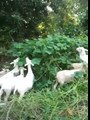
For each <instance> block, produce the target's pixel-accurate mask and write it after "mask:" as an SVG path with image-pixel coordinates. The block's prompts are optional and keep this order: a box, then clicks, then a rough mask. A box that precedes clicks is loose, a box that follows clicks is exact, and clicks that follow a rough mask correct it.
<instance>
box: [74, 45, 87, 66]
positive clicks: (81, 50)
mask: <svg viewBox="0 0 90 120" xmlns="http://www.w3.org/2000/svg"><path fill="white" fill-rule="evenodd" d="M76 50H77V51H78V52H79V55H80V59H81V60H82V61H83V62H85V63H87V64H88V55H86V53H85V51H88V50H87V49H85V48H83V47H78V48H76Z"/></svg>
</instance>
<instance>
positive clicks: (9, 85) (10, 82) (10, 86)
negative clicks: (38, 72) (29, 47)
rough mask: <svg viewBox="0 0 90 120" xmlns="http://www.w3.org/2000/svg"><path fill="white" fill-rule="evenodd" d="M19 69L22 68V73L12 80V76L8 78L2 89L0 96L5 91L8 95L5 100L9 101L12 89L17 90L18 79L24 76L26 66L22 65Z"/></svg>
mask: <svg viewBox="0 0 90 120" xmlns="http://www.w3.org/2000/svg"><path fill="white" fill-rule="evenodd" d="M19 69H20V73H21V74H20V75H19V76H17V77H14V78H13V80H11V79H12V77H10V78H8V82H7V81H5V82H4V84H3V85H2V88H1V90H0V97H1V96H2V94H3V92H5V93H6V97H5V99H4V101H7V99H8V97H9V95H10V93H11V91H12V90H15V85H16V83H18V81H19V80H20V79H22V78H23V77H24V70H25V68H23V67H20V68H19Z"/></svg>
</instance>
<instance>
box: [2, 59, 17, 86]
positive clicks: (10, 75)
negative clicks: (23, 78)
mask: <svg viewBox="0 0 90 120" xmlns="http://www.w3.org/2000/svg"><path fill="white" fill-rule="evenodd" d="M18 61H19V58H17V59H15V60H14V61H13V62H12V63H10V64H14V69H13V70H11V71H9V72H8V73H7V74H5V75H3V76H2V77H1V78H0V86H2V85H3V84H5V81H6V82H8V81H7V80H8V79H10V80H11V79H13V78H14V77H15V76H14V74H18V73H19V68H18V65H17V63H18Z"/></svg>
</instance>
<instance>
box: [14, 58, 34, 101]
mask: <svg viewBox="0 0 90 120" xmlns="http://www.w3.org/2000/svg"><path fill="white" fill-rule="evenodd" d="M31 65H33V64H32V62H31V60H30V59H29V58H28V57H26V64H25V66H27V67H28V73H27V75H26V77H24V78H22V79H21V80H19V81H18V83H17V84H16V87H15V91H17V92H18V93H19V94H20V97H19V99H21V98H22V97H23V96H24V94H25V93H26V92H27V91H28V90H30V89H32V87H33V83H34V74H33V72H32V69H31ZM15 91H14V93H15Z"/></svg>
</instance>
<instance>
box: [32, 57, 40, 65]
mask: <svg viewBox="0 0 90 120" xmlns="http://www.w3.org/2000/svg"><path fill="white" fill-rule="evenodd" d="M40 62H41V58H34V59H32V63H33V64H37V65H39V64H40Z"/></svg>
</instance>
